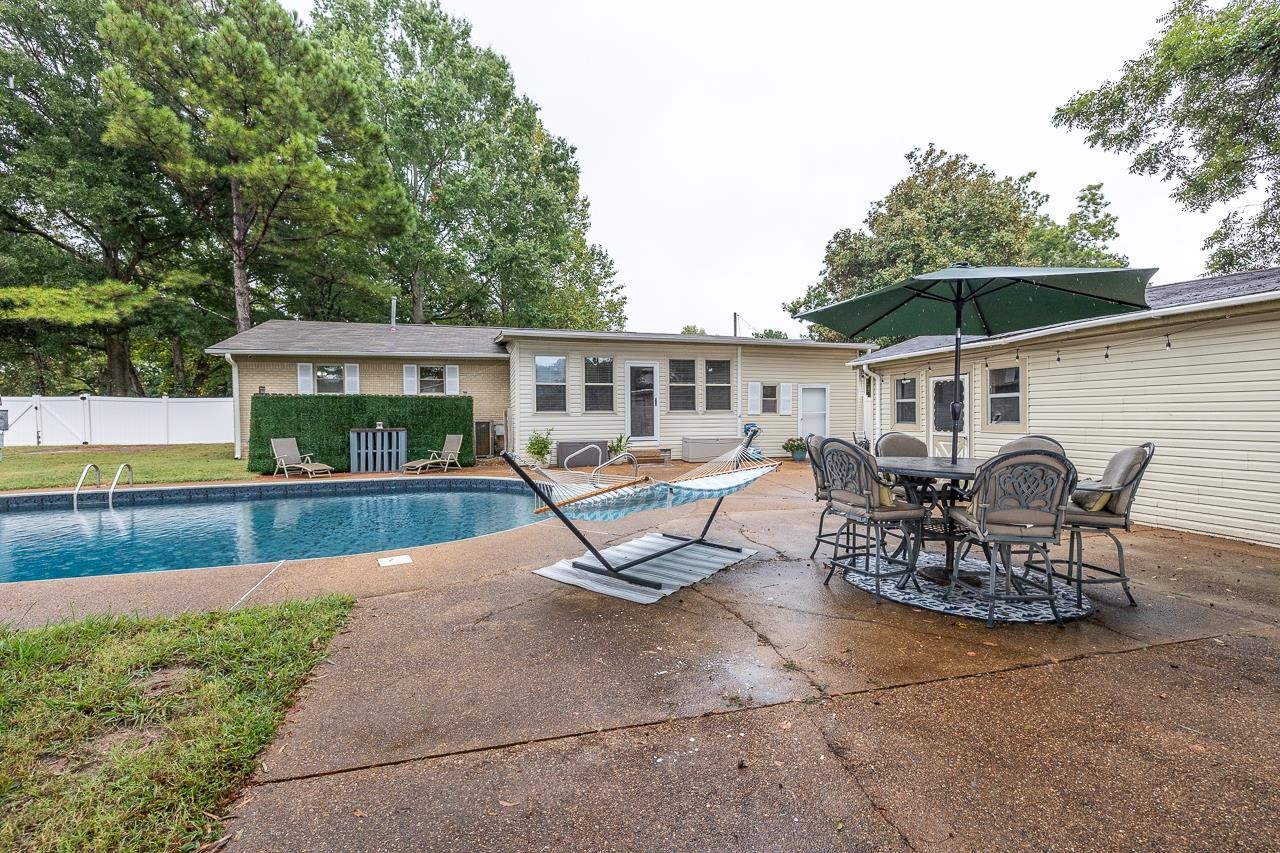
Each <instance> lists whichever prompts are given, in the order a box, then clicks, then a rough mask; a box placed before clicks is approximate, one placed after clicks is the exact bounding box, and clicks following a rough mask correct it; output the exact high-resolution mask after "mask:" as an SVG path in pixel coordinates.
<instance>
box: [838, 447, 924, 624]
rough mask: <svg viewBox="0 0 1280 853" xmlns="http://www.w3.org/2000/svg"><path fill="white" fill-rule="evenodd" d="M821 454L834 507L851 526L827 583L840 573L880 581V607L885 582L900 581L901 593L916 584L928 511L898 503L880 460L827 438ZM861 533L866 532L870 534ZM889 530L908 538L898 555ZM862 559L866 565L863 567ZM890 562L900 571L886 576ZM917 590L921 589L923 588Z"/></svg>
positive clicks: (846, 528) (844, 530)
mask: <svg viewBox="0 0 1280 853" xmlns="http://www.w3.org/2000/svg"><path fill="white" fill-rule="evenodd" d="M821 453H822V467H823V472H824V474H825V476H826V479H827V484H828V487H829V491H828V494H829V496H830V497H829V508H830V510H831V512H833V513H835V514H836V515H839V516H842V517H843V518H844V519H845V521H846V524H845V526H844V527H842V528H841V532H842V533H843V535H844V546H843V550H841V551H840V553H839V554H838V555H837V556H834V557H833V558H832V560H831V564H830V566H831V568H830V571H828V572H827V577H826V580H824V581H823V582H822V583H823V584H824V585H826V584H829V583H831V576H832V575H834V574H835V573H836V569H840V570H841V571H843V572H854V573H856V574H860V575H863V576H864V577H871V578H875V600H876V603H879V602H880V584H881V581H884V580H892V579H894V578H897V579H898V588H899V589H901V588H903V587H905V586H906V585H907V582H908V581H911V582H913V583H915V573H916V560H917V558H918V557H919V556H920V543H921V540H922V539H923V536H924V531H923V526H924V519H925V515H926V514H927V510H926V509H925V508H924V507H923V506H921V505H920V504H913V503H908V502H906V501H901V500H898V499H896V498H895V497H894V496H893V493H892V491H891V485H892V484H891V483H890V482H889V481H888V480H886V479H884V478H883V477H881V476H880V470H879V469H878V468H877V467H876V458H875V457H874V456H872V455H871V454H870V453H868V452H867V451H865V450H863V449H862V448H861V447H858V446H857V445H856V444H853V443H852V442H849V441H845V440H844V439H841V438H828V439H826V440H825V441H823V442H822V445H821ZM860 528H865V532H863V530H862V529H860ZM889 528H892V529H899V530H901V531H902V532H903V534H904V536H903V541H902V543H901V544H900V545H899V547H898V549H897V550H896V551H895V552H894V553H893V554H889V553H886V551H885V548H884V545H885V532H886V530H887V529H889ZM904 554H905V556H903V555H904ZM859 558H861V559H862V560H863V563H862V565H861V566H860V565H859V564H858V560H859ZM873 563H874V569H873V568H872V565H873ZM885 563H888V564H890V566H896V567H899V568H893V569H890V570H888V571H885V570H884V564H885ZM916 588H917V589H919V584H918V583H916Z"/></svg>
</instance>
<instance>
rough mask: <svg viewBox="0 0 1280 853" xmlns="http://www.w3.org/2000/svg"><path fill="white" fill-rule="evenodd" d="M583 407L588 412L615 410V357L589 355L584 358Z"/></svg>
mask: <svg viewBox="0 0 1280 853" xmlns="http://www.w3.org/2000/svg"><path fill="white" fill-rule="evenodd" d="M582 378H583V399H584V404H583V408H584V409H586V410H587V411H588V412H612V411H613V359H612V358H603V357H600V356H587V357H586V358H584V359H583V360H582Z"/></svg>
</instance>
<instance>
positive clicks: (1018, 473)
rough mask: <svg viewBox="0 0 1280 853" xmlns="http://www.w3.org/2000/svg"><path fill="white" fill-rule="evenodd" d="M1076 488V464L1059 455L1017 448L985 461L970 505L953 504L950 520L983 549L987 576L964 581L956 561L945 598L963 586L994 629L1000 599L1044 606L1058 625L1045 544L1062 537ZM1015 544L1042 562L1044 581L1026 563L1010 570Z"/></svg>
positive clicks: (1050, 564) (1060, 622)
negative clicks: (979, 603) (983, 605)
mask: <svg viewBox="0 0 1280 853" xmlns="http://www.w3.org/2000/svg"><path fill="white" fill-rule="evenodd" d="M1075 484H1076V469H1075V466H1073V465H1072V464H1071V462H1070V461H1069V460H1068V459H1067V457H1065V456H1063V455H1062V454H1060V453H1053V452H1051V451H1047V450H1017V451H1014V452H1012V453H1003V454H1001V455H999V456H996V457H994V458H993V459H990V460H988V461H987V462H984V463H983V464H982V465H981V467H979V468H978V473H977V476H976V477H975V478H974V480H973V486H972V487H971V488H970V489H968V490H966V494H967V496H968V497H969V499H970V501H971V503H970V505H969V506H953V507H952V508H951V510H950V512H949V517H950V518H951V520H952V521H954V522H955V523H956V524H957V525H958V526H960V527H961V528H962V529H963V530H964V531H966V532H967V538H968V540H969V541H971V542H973V544H975V545H978V546H980V547H981V548H982V549H983V553H984V554H986V556H987V566H988V572H987V577H986V579H985V582H982V581H979V582H977V583H976V584H973V583H968V582H965V581H964V580H963V579H962V577H961V575H960V560H956V561H955V564H954V565H953V566H952V569H951V587H950V588H949V589H948V590H947V597H950V596H951V594H952V593H953V592H954V591H955V590H956V589H959V588H961V587H962V586H963V587H964V588H965V589H966V590H968V591H969V592H971V593H973V594H975V595H977V597H978V598H980V599H982V600H984V601H986V602H987V627H988V628H994V627H995V613H996V604H997V603H998V602H1001V601H1013V602H1032V601H1044V602H1047V603H1048V604H1049V608H1050V610H1051V612H1052V613H1053V618H1054V620H1055V621H1056V622H1057V623H1058V625H1062V616H1061V614H1059V613H1058V603H1057V596H1056V593H1055V592H1054V588H1053V580H1054V577H1055V573H1054V568H1053V562H1052V561H1051V560H1050V558H1049V551H1048V548H1047V546H1048V545H1056V544H1058V542H1059V541H1060V540H1061V538H1062V527H1063V524H1064V523H1065V516H1066V510H1067V501H1068V498H1069V496H1070V495H1071V491H1072V489H1074V488H1075ZM1015 546H1019V547H1027V548H1029V549H1030V550H1031V552H1032V553H1034V554H1037V555H1039V556H1040V557H1042V558H1043V560H1044V562H1043V564H1042V566H1043V571H1044V580H1043V581H1040V580H1037V579H1035V578H1033V577H1032V576H1031V574H1030V569H1031V566H1032V564H1031V563H1028V564H1027V566H1026V567H1025V568H1024V570H1023V572H1022V574H1018V573H1016V572H1015V571H1014V568H1013V556H1012V551H1013V548H1014V547H1015ZM993 552H994V553H993ZM997 556H998V559H997ZM999 563H1003V564H1004V567H1003V574H1004V585H1003V588H1001V585H1000V584H999V583H998V581H999V580H1000V575H1001V568H1000V566H999Z"/></svg>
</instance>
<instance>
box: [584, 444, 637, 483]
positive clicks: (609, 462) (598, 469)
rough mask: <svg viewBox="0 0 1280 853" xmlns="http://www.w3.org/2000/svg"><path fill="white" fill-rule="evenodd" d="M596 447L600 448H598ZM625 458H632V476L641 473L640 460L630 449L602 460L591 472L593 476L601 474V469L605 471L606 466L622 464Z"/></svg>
mask: <svg viewBox="0 0 1280 853" xmlns="http://www.w3.org/2000/svg"><path fill="white" fill-rule="evenodd" d="M596 449H597V450H599V448H596ZM624 459H630V460H631V476H632V477H635V476H636V475H637V474H639V473H640V461H639V460H638V459H636V457H635V454H634V453H632V452H631V451H629V450H624V451H622V452H621V453H619V454H618V455H617V456H615V457H613V458H612V459H609V460H607V461H605V462H601V463H600V464H599V465H597V466H596V467H595V470H594V471H592V472H591V476H592V477H594V476H595V475H596V474H599V473H600V472H601V471H603V470H604V469H605V468H608V467H609V466H610V465H621V464H622V461H623V460H624Z"/></svg>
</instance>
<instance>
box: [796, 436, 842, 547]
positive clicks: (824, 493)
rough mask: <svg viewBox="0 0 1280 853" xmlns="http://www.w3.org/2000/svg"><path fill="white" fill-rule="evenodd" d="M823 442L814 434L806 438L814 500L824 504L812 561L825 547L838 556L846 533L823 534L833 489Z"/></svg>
mask: <svg viewBox="0 0 1280 853" xmlns="http://www.w3.org/2000/svg"><path fill="white" fill-rule="evenodd" d="M823 441H824V439H823V437H822V436H820V435H814V434H813V433H810V434H809V435H807V436H805V438H804V446H805V450H806V451H808V454H809V465H810V467H811V468H813V499H814V500H816V501H817V502H818V503H820V504H822V514H821V515H819V516H818V533H817V535H816V536H814V537H813V550H812V551H810V552H809V559H810V560H812V559H813V558H814V557H815V556H817V553H818V549H819V548H821V547H822V546H823V545H830V546H831V548H832V556H833V557H834V556H836V554H837V553H838V551H839V547H840V545H839V540H840V535H841V534H842V533H843V532H844V527H843V526H841V528H840V529H839V530H837V531H836V532H835V533H824V532H823V526H824V525H825V524H826V521H827V516H828V515H830V514H831V489H830V488H828V487H827V475H826V472H825V471H824V470H823V468H822V442H823Z"/></svg>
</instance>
